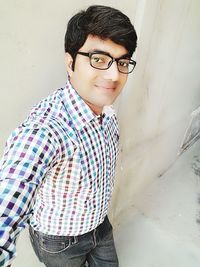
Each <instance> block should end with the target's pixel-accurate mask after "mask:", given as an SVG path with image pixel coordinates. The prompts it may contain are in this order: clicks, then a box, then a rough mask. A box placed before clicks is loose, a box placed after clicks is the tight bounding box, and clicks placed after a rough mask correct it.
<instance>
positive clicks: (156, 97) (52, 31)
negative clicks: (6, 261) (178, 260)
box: [0, 0, 200, 267]
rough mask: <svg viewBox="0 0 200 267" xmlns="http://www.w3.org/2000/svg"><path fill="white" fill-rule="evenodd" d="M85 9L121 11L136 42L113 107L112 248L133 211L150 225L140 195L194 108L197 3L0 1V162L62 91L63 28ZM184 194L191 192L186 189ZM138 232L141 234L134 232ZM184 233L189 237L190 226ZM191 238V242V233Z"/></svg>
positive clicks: (170, 158) (158, 173)
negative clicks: (20, 131)
mask: <svg viewBox="0 0 200 267" xmlns="http://www.w3.org/2000/svg"><path fill="white" fill-rule="evenodd" d="M90 4H106V5H111V6H113V7H116V8H119V9H121V10H122V11H124V12H125V13H126V14H127V15H128V16H129V17H130V18H131V19H132V21H133V22H134V23H135V26H136V30H137V32H138V35H139V41H138V49H137V53H136V55H135V59H136V61H137V68H136V71H135V72H134V73H133V75H131V76H130V79H129V82H128V84H127V86H126V88H125V90H124V91H123V93H122V95H121V97H120V98H119V100H118V102H117V105H116V108H117V111H118V114H119V119H120V126H121V127H120V128H121V151H122V153H121V156H120V160H119V165H118V172H117V180H116V187H115V194H114V197H113V204H112V209H111V212H110V216H111V218H112V220H113V223H114V225H115V227H116V230H117V231H118V232H117V231H116V236H117V238H118V240H119V237H120V235H121V233H122V232H123V229H124V227H125V226H126V222H127V223H128V220H129V228H127V232H128V230H129V229H130V218H129V216H128V214H129V213H130V212H131V211H132V207H133V205H134V207H136V209H137V210H139V211H142V213H144V214H145V215H146V216H147V217H149V218H153V211H152V210H153V209H152V208H151V209H150V207H148V205H147V203H148V197H147V202H144V199H143V196H144V193H145V192H146V195H148V190H151V189H149V188H151V186H152V184H155V183H156V182H157V180H158V179H157V178H158V177H162V174H163V173H165V172H166V171H167V170H168V168H169V167H170V166H171V164H172V163H173V162H174V161H175V159H176V157H177V152H178V149H179V145H180V143H181V141H182V137H183V134H184V131H185V128H186V126H187V124H188V122H189V116H190V112H191V111H192V110H194V109H195V108H196V107H197V106H199V102H200V90H199V89H200V88H199V86H200V76H199V69H200V61H199V54H200V19H199V18H200V1H199V0H148V1H147V0H146V1H145V0H134V1H128V0H126V1H125V0H123V1H121V0H119V1H114V0H110V1H109V0H105V1H91V0H90V1H89V0H87V1H84V2H83V1H81V0H74V1H73V2H71V1H70V2H69V1H64V0H59V1H47V0H43V1H38V0H34V1H31V0H29V1H25V0H18V1H14V0H8V1H3V0H0V47H1V49H0V59H1V60H0V73H1V75H0V88H1V89H0V93H1V97H0V122H1V123H0V151H1V152H0V153H1V154H2V151H3V146H4V143H5V140H6V138H7V136H8V134H9V133H10V131H11V130H12V129H13V128H15V127H16V126H17V125H18V124H19V123H20V122H21V121H23V119H24V118H25V116H26V114H27V112H28V111H29V110H30V108H31V106H32V105H33V104H35V103H36V102H38V101H39V100H40V99H41V97H44V96H47V95H48V94H49V93H50V92H52V91H53V90H54V89H55V88H58V87H60V86H63V84H64V83H65V80H66V72H65V67H64V59H63V55H64V49H63V39H64V33H65V28H66V23H67V21H68V19H69V18H70V17H71V16H72V15H73V14H74V13H76V12H77V11H78V10H79V9H80V8H84V7H86V6H88V5H90ZM155 188H156V190H158V191H157V192H154V194H157V193H158V194H159V193H160V187H155ZM178 193H179V188H178V187H177V194H178ZM169 194H170V192H167V194H166V195H167V196H169ZM189 194H190V195H192V194H196V192H194V191H193V190H192V189H191V191H190V192H189ZM163 197H165V194H163ZM151 199H152V198H151ZM153 200H155V201H154V206H153V207H154V208H156V207H157V205H159V203H158V202H157V201H156V198H153ZM174 201H175V200H174ZM144 203H145V204H144ZM194 205H196V203H194ZM172 206H173V203H172V204H171V206H169V208H168V209H167V212H169V213H170V211H172ZM156 210H157V213H156V216H157V217H158V218H163V212H162V209H156ZM185 212H186V214H187V210H186V209H185ZM122 215H123V216H122ZM129 215H130V214H129ZM175 220H176V218H175V219H174V221H173V220H172V223H174V222H175ZM131 225H134V222H133V223H131ZM139 225H141V230H142V227H143V226H142V224H139ZM176 225H177V226H176V227H175V228H173V227H172V228H173V230H172V228H170V229H171V230H169V232H170V231H172V232H173V233H175V232H176V230H177V228H178V225H179V224H178V221H177V220H176ZM187 226H188V225H187ZM190 226H191V228H192V229H194V224H190ZM126 227H128V226H126ZM195 231H196V232H195V233H196V234H197V235H198V233H199V232H198V230H197V229H195ZM189 234H190V232H187V236H188V239H189V236H190V235H189ZM144 238H145V237H144ZM25 240H26V239H23V238H22V241H20V243H19V247H21V248H22V247H23V246H26V243H25V242H26V241H25ZM142 240H143V239H141V242H142ZM120 243H121V244H124V246H123V247H121V246H120V245H118V250H120V251H126V245H127V244H126V243H123V242H120ZM117 244H119V242H118V243H117ZM129 247H131V246H130V245H129ZM21 248H19V251H20V252H19V254H20V253H22V251H23V250H22V249H21ZM141 250H142V247H141ZM138 252H139V251H138ZM119 254H120V253H119ZM20 255H21V258H20ZM20 255H19V259H18V261H17V266H25V265H23V264H22V260H23V258H24V255H23V257H22V254H20ZM128 256H129V257H130V258H131V257H133V255H130V254H129V255H128ZM128 256H127V255H126V257H128ZM120 257H121V258H123V254H120ZM141 257H142V256H141ZM20 261H21V263H20ZM154 265H155V266H156V267H157V266H158V265H156V263H155V264H154ZM34 266H37V265H34ZM38 266H39V265H38ZM122 266H123V265H122ZM126 266H128V265H126ZM126 266H125V265H124V266H123V267H126ZM136 266H139V265H136ZM141 266H142V265H141ZM141 266H140V267H141ZM144 266H145V265H144ZM146 266H148V265H146ZM177 266H178V265H177ZM177 266H176V267H177ZM191 266H192V265H191ZM191 266H190V267H191ZM148 267H149V266H148Z"/></svg>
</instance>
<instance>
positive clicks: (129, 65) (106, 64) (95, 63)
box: [77, 51, 136, 74]
mask: <svg viewBox="0 0 200 267" xmlns="http://www.w3.org/2000/svg"><path fill="white" fill-rule="evenodd" d="M77 54H79V55H82V56H86V57H89V59H90V65H91V66H92V67H93V68H95V69H98V70H107V69H109V68H110V66H111V65H112V63H113V62H115V61H116V62H117V68H118V70H119V72H121V73H124V74H128V73H131V72H132V71H133V70H134V68H135V65H136V62H135V61H134V60H133V59H131V58H128V57H124V56H123V57H120V58H113V57H112V56H111V55H109V54H108V53H106V52H89V53H85V52H81V51H79V52H77Z"/></svg>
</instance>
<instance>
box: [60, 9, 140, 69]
mask: <svg viewBox="0 0 200 267" xmlns="http://www.w3.org/2000/svg"><path fill="white" fill-rule="evenodd" d="M88 35H93V36H98V37H100V38H101V39H103V40H106V39H110V40H112V41H113V42H114V43H116V44H119V45H122V46H123V47H125V48H126V49H127V51H128V53H129V55H130V57H131V56H132V54H133V52H134V51H135V49H136V46H137V34H136V31H135V29H134V26H133V25H132V23H131V22H130V19H129V18H128V17H127V16H126V15H125V14H123V13H122V12H121V11H119V10H117V9H115V8H112V7H109V6H102V5H92V6H90V7H88V8H87V9H86V10H82V11H80V12H79V13H77V14H76V15H74V16H73V17H72V18H71V19H70V20H69V22H68V25H67V31H66V34H65V52H68V53H69V54H70V55H71V56H72V58H73V66H72V69H74V62H75V58H76V54H77V52H78V50H79V49H80V48H81V47H82V46H83V45H84V43H85V41H86V39H87V37H88Z"/></svg>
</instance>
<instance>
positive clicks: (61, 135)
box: [0, 81, 119, 266]
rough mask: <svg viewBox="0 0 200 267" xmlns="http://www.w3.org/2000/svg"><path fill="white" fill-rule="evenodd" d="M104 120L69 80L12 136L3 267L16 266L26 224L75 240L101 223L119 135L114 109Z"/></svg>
mask: <svg viewBox="0 0 200 267" xmlns="http://www.w3.org/2000/svg"><path fill="white" fill-rule="evenodd" d="M102 114H103V115H102V116H101V120H100V117H99V116H96V115H95V114H94V113H93V112H92V111H91V109H90V108H89V107H88V106H87V105H86V104H85V102H84V101H83V100H82V98H81V97H80V96H79V95H78V94H77V92H76V91H75V90H74V89H73V87H72V86H71V84H70V83H69V81H68V82H67V84H66V86H65V87H64V88H61V89H58V90H56V91H55V92H54V93H52V94H51V95H50V96H48V97H47V98H46V99H44V100H42V101H41V102H40V103H39V104H38V105H36V106H35V107H34V108H33V109H32V110H31V112H30V114H29V116H28V118H27V119H26V120H25V122H24V123H23V124H21V125H20V126H19V127H18V128H17V129H16V130H15V131H14V132H13V133H12V134H11V135H10V137H9V138H8V140H7V143H6V147H5V151H4V155H3V158H2V160H1V164H0V216H1V217H0V218H1V219H0V266H7V265H9V264H10V263H11V261H12V259H13V257H14V256H15V255H16V248H15V242H16V238H17V236H18V234H19V232H20V231H21V230H22V229H23V228H24V227H25V226H26V225H27V223H29V224H30V225H31V226H32V227H33V228H34V229H35V230H37V231H41V232H43V233H46V234H50V235H64V236H77V235H81V234H84V233H86V232H89V231H91V230H92V229H94V228H96V227H97V226H98V225H99V224H100V223H102V222H103V220H104V218H105V216H106V214H107V211H108V204H109V201H110V199H111V195H112V190H113V182H114V174H115V165H116V158H117V154H118V141H119V135H118V124H117V120H116V116H115V113H114V111H113V109H112V107H110V106H109V107H105V108H104V110H103V113H102ZM102 118H103V119H102Z"/></svg>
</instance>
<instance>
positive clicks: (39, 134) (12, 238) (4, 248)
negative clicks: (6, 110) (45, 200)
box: [0, 126, 58, 266]
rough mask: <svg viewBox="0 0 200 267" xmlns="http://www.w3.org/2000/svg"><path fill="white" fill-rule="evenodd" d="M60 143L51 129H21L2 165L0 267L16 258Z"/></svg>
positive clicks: (8, 148) (15, 134) (9, 141)
mask: <svg viewBox="0 0 200 267" xmlns="http://www.w3.org/2000/svg"><path fill="white" fill-rule="evenodd" d="M56 147H57V146H56V139H55V138H54V137H53V134H51V132H50V131H49V130H47V128H45V127H43V128H34V129H29V128H26V127H23V126H21V127H19V128H17V130H15V131H14V132H13V134H12V135H11V136H10V138H9V139H8V141H7V143H6V148H5V151H4V155H3V158H2V160H1V164H0V266H8V265H9V264H11V262H12V259H13V258H14V257H15V256H16V246H15V244H16V239H17V237H18V235H19V233H20V231H21V230H22V229H23V228H24V227H25V226H26V224H27V221H28V220H29V218H30V216H31V214H32V205H33V203H34V195H35V192H36V189H37V186H38V185H39V184H40V183H41V181H42V179H43V178H44V177H45V174H46V173H47V172H48V170H49V168H50V166H51V164H53V162H54V161H55V159H56V154H57V153H58V150H57V149H56Z"/></svg>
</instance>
